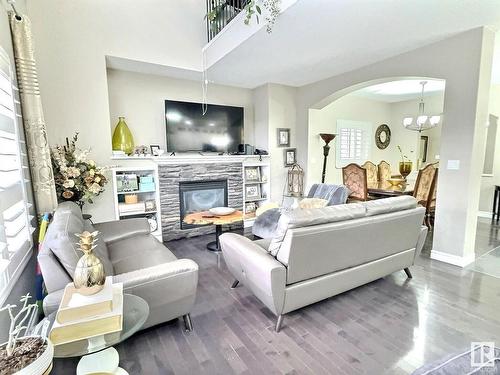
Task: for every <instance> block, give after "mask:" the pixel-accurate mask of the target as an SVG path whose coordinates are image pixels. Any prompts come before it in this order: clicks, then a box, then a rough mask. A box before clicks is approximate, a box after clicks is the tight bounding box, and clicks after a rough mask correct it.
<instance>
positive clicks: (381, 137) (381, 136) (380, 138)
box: [375, 124, 391, 150]
mask: <svg viewBox="0 0 500 375" xmlns="http://www.w3.org/2000/svg"><path fill="white" fill-rule="evenodd" d="M375 143H376V144H377V147H378V148H379V149H381V150H383V149H385V148H386V147H387V146H389V143H391V129H389V126H387V125H386V124H382V125H380V126H379V127H378V128H377V130H376V131H375Z"/></svg>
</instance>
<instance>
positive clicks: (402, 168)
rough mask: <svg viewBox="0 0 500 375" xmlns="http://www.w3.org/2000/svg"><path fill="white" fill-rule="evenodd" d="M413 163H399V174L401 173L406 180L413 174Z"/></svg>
mask: <svg viewBox="0 0 500 375" xmlns="http://www.w3.org/2000/svg"><path fill="white" fill-rule="evenodd" d="M412 165H413V164H412V162H411V161H400V162H399V173H401V176H403V178H404V179H405V180H406V177H407V176H408V175H409V174H410V173H411V168H412Z"/></svg>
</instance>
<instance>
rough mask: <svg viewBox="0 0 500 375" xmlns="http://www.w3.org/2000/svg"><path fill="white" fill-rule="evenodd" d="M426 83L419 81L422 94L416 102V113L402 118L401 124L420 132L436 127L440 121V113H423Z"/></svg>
mask: <svg viewBox="0 0 500 375" xmlns="http://www.w3.org/2000/svg"><path fill="white" fill-rule="evenodd" d="M426 83H427V81H422V82H420V84H421V85H422V95H421V97H420V103H418V114H416V115H415V116H406V117H404V118H403V126H404V127H405V128H406V129H408V130H415V131H418V132H421V131H423V130H428V129H431V128H434V127H436V126H437V125H438V124H439V122H440V121H441V115H427V114H425V103H424V88H425V84H426Z"/></svg>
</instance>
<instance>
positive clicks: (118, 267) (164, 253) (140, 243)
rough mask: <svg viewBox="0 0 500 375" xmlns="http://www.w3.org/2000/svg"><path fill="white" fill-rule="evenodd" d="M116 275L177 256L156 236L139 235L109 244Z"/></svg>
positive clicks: (167, 260)
mask: <svg viewBox="0 0 500 375" xmlns="http://www.w3.org/2000/svg"><path fill="white" fill-rule="evenodd" d="M108 250H109V255H110V258H111V262H112V263H113V269H114V272H115V275H119V274H122V273H126V272H131V271H135V270H138V269H142V268H148V267H152V266H155V265H158V264H161V263H168V262H172V261H174V260H176V259H177V257H176V256H175V255H174V254H173V253H172V252H171V251H170V250H169V249H167V248H166V247H165V246H164V245H163V244H162V243H161V242H160V241H158V240H157V239H156V238H155V237H153V236H151V235H149V234H147V235H138V236H135V237H129V238H126V239H123V240H120V241H115V242H113V243H112V244H110V245H109V246H108Z"/></svg>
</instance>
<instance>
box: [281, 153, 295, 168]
mask: <svg viewBox="0 0 500 375" xmlns="http://www.w3.org/2000/svg"><path fill="white" fill-rule="evenodd" d="M284 160H285V167H291V166H292V165H294V164H295V163H296V162H297V149H296V148H287V149H286V150H285V151H284Z"/></svg>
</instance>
